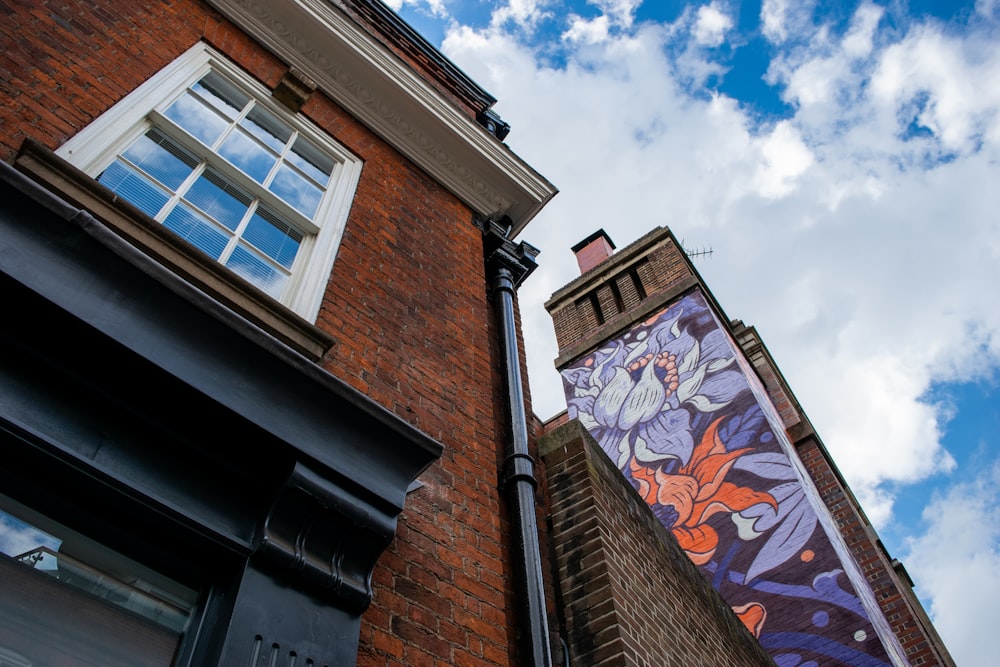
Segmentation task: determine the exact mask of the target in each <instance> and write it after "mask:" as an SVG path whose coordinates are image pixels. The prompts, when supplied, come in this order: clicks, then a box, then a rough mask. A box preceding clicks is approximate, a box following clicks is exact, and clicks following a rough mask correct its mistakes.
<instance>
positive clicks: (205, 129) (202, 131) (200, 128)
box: [163, 91, 229, 146]
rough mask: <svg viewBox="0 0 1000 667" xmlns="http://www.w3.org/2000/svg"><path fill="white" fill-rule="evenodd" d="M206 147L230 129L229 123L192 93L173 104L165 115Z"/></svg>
mask: <svg viewBox="0 0 1000 667" xmlns="http://www.w3.org/2000/svg"><path fill="white" fill-rule="evenodd" d="M163 115H164V116H166V117H167V118H169V119H170V120H172V121H174V122H175V123H177V124H178V125H180V126H181V127H182V128H184V129H185V130H187V132H188V133H189V134H190V135H191V136H193V137H194V138H195V139H198V140H199V141H201V142H202V143H203V144H205V145H206V146H211V145H212V144H214V143H215V142H216V141H218V139H219V137H221V136H222V133H223V132H225V131H226V128H227V127H229V121H227V120H226V119H225V118H223V117H221V116H220V115H219V114H218V112H217V111H216V110H215V109H213V108H212V107H210V106H208V105H207V104H206V103H205V102H204V101H202V100H201V99H199V98H198V97H196V96H195V95H193V94H192V93H191V92H190V91H188V92H186V93H184V95H182V96H181V97H180V99H178V100H177V101H176V102H174V103H173V104H171V105H170V106H169V107H168V108H167V110H166V111H165V112H164V114H163Z"/></svg>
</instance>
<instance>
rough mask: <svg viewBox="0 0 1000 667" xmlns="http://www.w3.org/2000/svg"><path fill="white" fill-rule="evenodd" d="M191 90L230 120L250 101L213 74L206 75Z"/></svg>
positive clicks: (238, 90) (217, 75)
mask: <svg viewBox="0 0 1000 667" xmlns="http://www.w3.org/2000/svg"><path fill="white" fill-rule="evenodd" d="M191 90H193V91H195V92H196V93H198V95H199V96H201V97H202V98H203V99H204V100H205V101H206V102H208V103H209V104H211V105H212V106H213V107H215V108H216V109H218V110H219V113H221V114H222V115H224V116H225V117H226V118H230V119H235V118H236V116H237V115H239V113H240V111H242V110H243V107H245V106H246V105H247V102H249V101H250V98H249V97H247V95H246V94H245V93H244V92H243V91H241V90H240V89H239V88H237V87H236V86H234V85H233V84H231V83H229V82H228V81H226V80H225V79H224V78H223V77H222V76H220V75H219V74H216V73H215V72H209V73H208V74H206V75H205V76H204V77H202V79H201V81H199V82H198V83H196V84H194V85H193V86H191Z"/></svg>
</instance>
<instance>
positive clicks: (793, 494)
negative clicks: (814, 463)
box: [562, 292, 890, 667]
mask: <svg viewBox="0 0 1000 667" xmlns="http://www.w3.org/2000/svg"><path fill="white" fill-rule="evenodd" d="M736 350H737V348H736V347H735V344H734V343H733V342H732V341H731V339H730V338H729V336H728V334H727V333H726V332H725V331H724V330H723V329H722V327H721V326H719V323H718V321H717V320H716V318H715V316H714V315H713V314H712V312H711V311H710V310H709V308H708V307H707V305H706V303H705V300H704V297H703V296H702V295H701V294H700V293H698V292H694V293H691V294H688V295H687V296H685V297H683V298H681V299H680V300H678V301H677V302H675V303H674V304H672V305H671V306H669V307H668V308H667V309H665V310H663V311H662V312H660V313H659V314H657V315H656V316H654V317H652V318H650V319H648V320H647V321H645V322H643V323H642V324H640V325H637V326H636V327H634V328H633V329H632V330H631V331H629V332H628V333H627V334H625V335H624V336H623V337H621V338H619V339H617V340H613V341H610V342H609V343H607V344H606V345H604V346H603V347H601V348H600V349H599V350H597V351H596V352H594V353H592V354H589V355H587V356H586V357H584V358H581V359H578V360H577V361H576V362H574V363H572V364H571V365H570V366H569V367H567V368H566V369H565V370H563V371H562V376H563V384H564V388H565V390H566V397H567V403H568V406H569V416H570V417H571V418H574V417H575V418H577V419H579V420H580V421H581V422H582V423H583V424H584V425H585V426H586V428H587V429H588V431H590V433H591V435H593V436H594V438H595V439H596V440H597V441H598V442H600V444H601V447H602V448H603V449H604V451H605V452H606V453H607V454H608V456H610V457H611V459H612V460H613V461H614V462H616V464H617V466H618V468H619V470H621V471H622V474H623V475H625V477H626V479H628V481H629V482H630V483H631V484H632V486H633V487H634V488H635V489H636V490H637V491H638V492H639V494H640V495H641V496H642V497H643V498H644V499H645V500H646V502H647V503H648V504H649V506H650V507H651V508H652V510H653V513H654V514H655V515H656V516H657V517H658V518H659V520H660V521H661V522H662V523H663V525H664V526H665V527H666V528H668V529H669V530H670V531H671V532H672V533H673V534H674V536H675V537H676V538H677V541H678V542H679V543H680V545H681V547H682V548H683V549H684V551H685V552H686V553H687V554H688V556H689V557H690V558H691V560H692V561H694V563H695V564H697V565H698V566H699V568H700V569H701V570H702V572H703V573H704V574H705V576H707V577H708V578H709V579H710V580H711V581H712V584H713V585H714V586H715V588H716V589H717V590H718V591H719V592H720V593H721V594H722V596H723V598H724V599H725V600H726V601H727V603H729V604H730V606H732V608H733V609H734V610H735V612H736V613H737V615H739V617H740V619H741V620H742V621H743V623H744V624H745V625H746V626H747V628H749V629H750V631H751V632H753V633H754V635H755V636H757V638H758V639H759V640H760V642H761V644H762V645H763V646H764V647H765V648H766V649H767V650H768V651H769V652H770V654H771V655H772V656H773V657H774V659H775V662H776V663H777V664H778V665H779V667H818V666H819V665H852V666H858V667H869V666H872V667H874V666H878V665H888V664H890V660H889V657H888V655H887V653H886V650H885V648H884V647H883V646H882V643H881V642H880V640H879V638H878V637H877V636H876V634H875V630H874V627H873V626H872V623H871V621H870V620H869V618H868V615H867V614H866V612H865V609H864V608H863V606H862V603H861V601H860V599H859V598H858V596H857V594H856V591H855V589H854V587H853V586H852V584H851V582H850V580H849V579H848V577H847V575H846V574H845V572H844V565H843V564H842V563H841V561H840V559H839V557H838V554H837V552H836V551H835V549H834V547H833V544H832V543H831V542H830V540H829V538H828V536H827V534H826V532H825V531H824V530H823V528H822V526H821V525H820V523H819V520H818V516H817V514H816V511H815V510H814V508H813V505H812V504H811V502H810V500H809V498H807V496H806V493H805V489H804V488H803V486H802V484H801V482H800V478H799V476H798V474H797V473H796V470H795V469H794V468H793V465H792V462H791V461H790V460H789V458H788V455H787V454H786V453H785V449H783V447H782V444H781V443H780V442H779V440H778V438H779V437H780V438H785V435H784V433H783V432H781V431H780V430H778V429H774V428H772V427H771V426H770V424H769V423H768V420H767V419H766V418H765V414H764V412H763V410H762V408H761V405H760V404H759V403H758V398H757V397H756V396H755V394H754V392H753V391H752V390H751V385H750V383H749V382H748V379H747V377H746V375H745V374H744V370H743V367H742V366H741V364H740V363H739V361H738V359H737V351H736ZM740 354H741V353H740Z"/></svg>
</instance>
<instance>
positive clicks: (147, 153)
mask: <svg viewBox="0 0 1000 667" xmlns="http://www.w3.org/2000/svg"><path fill="white" fill-rule="evenodd" d="M56 153H57V154H58V155H60V156H61V157H63V158H65V159H66V160H68V161H69V162H70V163H72V164H73V165H75V166H76V167H78V168H80V169H82V170H83V171H84V172H86V173H87V174H89V175H91V176H93V177H94V178H96V179H97V180H98V181H100V182H101V183H102V184H103V185H105V186H106V187H108V188H110V189H111V190H112V191H113V192H114V193H115V194H117V195H118V196H120V197H122V198H123V199H125V200H127V201H129V202H130V203H132V204H133V205H135V206H137V207H138V208H139V209H141V210H142V211H143V212H145V213H146V214H148V215H149V216H151V217H152V218H154V219H155V220H157V221H158V222H160V223H162V224H163V225H164V226H165V227H167V228H168V229H171V230H172V231H174V232H175V233H176V234H178V235H179V236H181V237H182V238H184V239H185V240H186V241H188V242H189V243H191V244H192V245H193V246H194V247H196V248H198V249H199V250H201V251H202V252H204V253H206V254H207V255H209V256H210V257H211V258H213V259H215V260H217V261H218V262H220V263H221V264H223V265H224V266H226V267H228V268H229V269H231V270H232V271H233V272H235V273H236V274H238V275H240V276H242V277H243V278H245V279H246V280H248V281H249V282H250V283H252V284H254V285H256V286H257V287H259V288H260V289H262V290H263V291H264V292H266V293H268V294H269V295H271V296H273V297H274V298H276V299H278V300H279V301H281V302H282V303H284V304H285V305H287V306H288V307H289V308H291V309H292V310H294V311H295V312H297V313H298V314H299V315H301V316H303V317H304V318H306V319H307V320H309V321H315V319H316V316H317V314H318V312H319V307H320V303H321V301H322V297H323V291H324V289H325V287H326V284H327V281H328V279H329V277H330V272H331V271H332V270H333V260H334V257H335V256H336V254H337V248H338V246H339V244H340V239H341V237H342V235H343V230H344V224H345V223H346V220H347V215H348V212H349V211H350V206H351V201H352V199H353V197H354V191H355V189H356V187H357V183H358V179H359V178H360V175H361V161H360V160H359V159H358V158H357V157H356V156H354V155H353V154H351V153H350V152H349V151H347V150H346V149H345V148H344V147H343V146H340V145H339V144H338V143H337V142H336V141H334V140H333V139H332V138H331V137H329V136H328V135H326V134H325V133H324V132H322V131H321V130H319V129H318V128H316V127H315V126H313V125H312V123H310V122H309V121H308V120H307V119H305V118H304V117H302V116H301V115H298V114H293V113H292V112H290V111H289V110H287V109H286V108H284V107H282V106H281V105H280V104H278V103H277V102H276V101H274V100H273V99H272V97H271V93H270V91H269V90H267V88H265V87H264V86H262V85H260V83H258V82H257V81H256V80H254V79H252V78H251V77H249V76H248V75H247V74H246V73H245V72H243V71H242V70H240V69H239V68H237V67H236V66H235V65H233V64H232V63H230V62H229V61H228V60H227V59H226V58H225V57H223V56H222V55H220V54H219V53H217V52H216V51H214V50H213V49H211V48H210V47H209V46H207V45H205V44H201V43H199V44H197V45H196V46H194V47H192V48H191V49H189V50H188V51H187V52H186V53H185V54H184V55H182V56H181V57H179V58H177V59H176V60H175V61H174V62H172V63H171V64H170V65H168V66H167V67H165V68H164V69H163V70H161V71H160V72H158V73H157V74H156V75H154V76H153V77H152V78H151V79H149V80H148V81H146V82H145V83H144V84H143V85H142V86H140V87H139V88H137V89H136V90H134V91H133V92H132V93H130V94H129V95H128V96H126V97H125V98H124V99H123V100H121V101H120V102H119V103H118V104H116V105H115V106H114V107H112V108H111V109H109V110H108V111H107V112H105V113H104V114H103V115H101V116H100V117H99V118H98V119H96V120H95V121H94V122H93V123H91V124H90V125H88V126H87V127H86V128H84V129H83V130H81V131H80V132H79V133H78V134H77V135H76V136H74V137H73V138H72V139H70V140H69V141H67V142H66V143H65V144H64V145H63V146H62V147H61V148H59V150H57V151H56Z"/></svg>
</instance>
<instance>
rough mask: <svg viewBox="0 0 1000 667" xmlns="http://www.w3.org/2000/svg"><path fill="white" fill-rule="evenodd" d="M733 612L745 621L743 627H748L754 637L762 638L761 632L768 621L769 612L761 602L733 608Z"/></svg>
mask: <svg viewBox="0 0 1000 667" xmlns="http://www.w3.org/2000/svg"><path fill="white" fill-rule="evenodd" d="M733 611H735V612H736V615H737V616H738V617H739V619H740V620H741V621H743V625H745V626H747V630H749V631H750V632H752V633H753V636H754V637H760V631H761V629H762V628H763V627H764V621H765V620H766V619H767V610H766V609H765V608H764V605H762V604H761V603H759V602H751V603H749V604H745V605H743V606H741V607H733Z"/></svg>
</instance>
